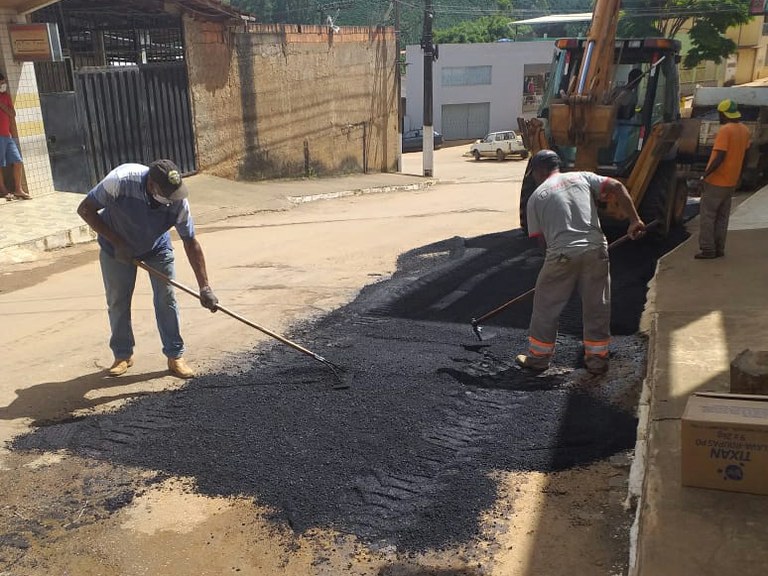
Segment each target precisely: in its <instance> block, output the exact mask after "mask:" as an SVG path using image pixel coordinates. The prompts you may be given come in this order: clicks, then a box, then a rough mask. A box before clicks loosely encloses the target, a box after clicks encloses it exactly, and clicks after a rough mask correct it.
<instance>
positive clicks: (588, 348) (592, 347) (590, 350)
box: [584, 340, 611, 358]
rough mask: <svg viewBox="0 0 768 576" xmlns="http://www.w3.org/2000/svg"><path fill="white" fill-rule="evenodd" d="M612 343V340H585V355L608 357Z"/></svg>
mask: <svg viewBox="0 0 768 576" xmlns="http://www.w3.org/2000/svg"><path fill="white" fill-rule="evenodd" d="M610 343H611V341H610V340H584V355H585V356H597V357H598V358H606V357H607V356H608V346H609V345H610Z"/></svg>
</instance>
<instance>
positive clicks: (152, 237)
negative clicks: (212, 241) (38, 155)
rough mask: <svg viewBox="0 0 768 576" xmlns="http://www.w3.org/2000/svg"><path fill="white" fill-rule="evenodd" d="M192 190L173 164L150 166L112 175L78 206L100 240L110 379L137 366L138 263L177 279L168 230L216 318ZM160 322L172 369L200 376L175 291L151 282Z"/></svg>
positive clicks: (119, 170)
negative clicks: (134, 306) (190, 358)
mask: <svg viewBox="0 0 768 576" xmlns="http://www.w3.org/2000/svg"><path fill="white" fill-rule="evenodd" d="M187 196H188V191H187V188H186V186H185V185H184V183H183V182H182V178H181V173H180V171H179V169H178V167H177V166H176V165H175V164H174V163H173V162H172V161H170V160H157V161H155V162H153V163H152V164H151V165H150V166H144V165H142V164H122V165H121V166H118V167H117V168H115V169H114V170H112V171H111V172H110V173H109V174H107V176H106V177H105V178H104V179H103V180H102V181H101V182H99V183H98V184H97V185H96V186H95V187H94V188H93V190H91V191H90V192H89V193H88V195H87V196H86V197H85V199H84V200H83V201H82V202H81V203H80V206H79V207H78V209H77V213H78V214H79V215H80V217H81V218H82V219H83V220H85V221H86V222H87V223H88V224H89V225H90V226H91V228H93V229H94V230H95V231H96V233H97V234H98V242H99V246H100V247H101V250H100V254H99V260H100V263H101V273H102V276H103V279H104V289H105V291H106V296H107V307H108V311H109V324H110V328H111V331H112V337H111V338H110V341H109V346H110V348H111V349H112V353H113V354H114V362H113V363H112V366H111V367H110V368H109V370H108V371H107V373H108V374H109V375H110V376H120V375H122V374H124V373H125V372H126V371H127V370H128V368H130V367H131V366H132V365H133V347H134V338H133V329H132V326H131V299H132V297H133V290H134V287H135V285H136V266H135V265H134V263H133V261H134V260H140V261H143V262H145V263H146V264H147V265H148V266H150V267H152V268H155V269H156V270H158V271H160V272H162V273H163V274H165V275H166V276H168V277H170V278H174V276H175V274H174V254H173V246H172V245H171V236H170V234H169V230H170V229H171V228H172V227H175V228H176V231H177V232H178V234H179V236H180V237H181V240H182V242H183V243H184V250H185V252H186V253H187V257H188V258H189V263H190V264H191V266H192V270H193V271H194V273H195V277H196V279H197V283H198V285H199V287H200V303H201V304H202V305H203V306H204V307H206V308H208V309H209V310H211V311H212V312H215V311H216V307H217V304H218V299H217V298H216V296H215V295H214V293H213V290H211V287H210V286H209V285H208V274H207V272H206V268H205V257H204V256H203V250H202V247H201V246H200V243H199V242H198V241H197V238H196V237H195V226H194V222H193V220H192V214H191V213H190V208H189V202H188V200H187ZM151 282H152V292H153V295H154V299H153V302H154V307H155V318H156V320H157V328H158V331H159V332H160V339H161V341H162V344H163V354H165V356H166V357H167V358H168V369H169V370H170V372H171V373H172V374H174V375H175V376H178V377H180V378H192V377H193V376H194V375H195V373H194V371H193V370H192V369H191V368H190V367H189V365H188V364H187V363H186V362H185V361H184V358H183V354H184V341H183V340H182V338H181V333H180V329H179V309H178V306H177V304H176V295H175V292H174V289H173V287H172V286H170V285H168V284H167V283H165V282H163V281H162V280H159V279H157V278H155V277H154V276H152V277H151Z"/></svg>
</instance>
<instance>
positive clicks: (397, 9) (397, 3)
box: [394, 0, 403, 172]
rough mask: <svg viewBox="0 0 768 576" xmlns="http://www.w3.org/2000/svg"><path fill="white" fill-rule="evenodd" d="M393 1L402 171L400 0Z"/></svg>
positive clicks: (399, 152)
mask: <svg viewBox="0 0 768 576" xmlns="http://www.w3.org/2000/svg"><path fill="white" fill-rule="evenodd" d="M394 1H395V52H396V53H397V54H396V56H395V74H396V75H397V76H396V78H397V171H398V172H402V171H403V87H402V74H401V72H402V70H401V67H400V66H401V65H400V50H401V46H402V44H401V43H400V0H394Z"/></svg>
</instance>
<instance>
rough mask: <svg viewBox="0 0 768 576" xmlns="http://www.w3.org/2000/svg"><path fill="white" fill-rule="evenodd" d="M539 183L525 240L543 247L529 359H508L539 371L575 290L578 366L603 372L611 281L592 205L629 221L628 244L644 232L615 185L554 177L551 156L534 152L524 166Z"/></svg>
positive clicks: (569, 175)
mask: <svg viewBox="0 0 768 576" xmlns="http://www.w3.org/2000/svg"><path fill="white" fill-rule="evenodd" d="M530 170H531V175H532V176H533V179H534V181H535V182H536V184H537V185H538V187H537V188H536V190H535V191H534V193H533V194H532V195H531V198H530V200H529V201H528V207H527V216H528V234H529V236H531V237H537V238H539V239H540V240H542V241H543V242H544V243H545V244H546V256H545V258H544V266H543V267H542V269H541V272H539V277H538V279H537V280H536V292H535V296H534V300H533V315H532V317H531V326H530V330H529V350H528V354H527V355H525V354H521V355H519V356H517V357H516V358H515V361H516V362H517V363H518V364H519V365H520V366H522V367H523V368H529V369H532V370H537V371H543V370H546V369H547V368H548V367H549V363H550V361H551V359H552V355H553V354H554V351H555V341H556V339H557V327H558V322H559V318H560V313H561V312H562V310H563V308H564V307H565V305H566V303H567V302H568V300H569V299H570V297H571V293H572V292H573V290H574V288H577V289H578V291H579V294H580V295H581V305H582V312H583V324H584V362H585V365H586V368H587V370H588V371H589V372H590V373H592V374H604V373H605V372H606V371H607V370H608V346H609V344H610V337H611V335H610V326H611V279H610V272H609V263H608V243H607V241H606V239H605V234H603V230H602V228H601V227H600V220H599V218H598V214H597V204H596V202H597V201H605V200H608V199H609V198H610V197H613V198H615V199H616V200H617V202H618V204H619V206H620V208H621V209H622V211H623V212H624V214H626V215H628V216H629V229H628V231H627V234H628V235H629V237H630V238H632V239H633V240H635V239H637V238H639V237H641V236H642V235H643V234H644V232H645V224H644V223H643V221H642V220H641V219H640V216H638V214H637V210H635V206H634V204H633V203H632V199H631V198H630V196H629V192H627V189H626V188H625V187H624V185H623V184H622V183H621V182H619V181H618V180H614V179H613V178H607V177H604V176H598V175H597V174H593V173H592V172H566V173H561V172H560V158H559V156H558V155H557V154H556V153H555V152H553V151H552V150H542V151H541V152H538V153H537V154H536V155H535V156H534V157H533V158H532V159H531V163H530Z"/></svg>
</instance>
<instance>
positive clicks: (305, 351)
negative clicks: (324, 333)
mask: <svg viewBox="0 0 768 576" xmlns="http://www.w3.org/2000/svg"><path fill="white" fill-rule="evenodd" d="M133 263H134V265H135V266H137V267H138V268H141V269H142V270H146V271H147V272H149V273H150V274H151V275H152V276H155V277H157V278H160V279H161V280H162V281H163V282H165V283H166V284H170V285H171V286H174V287H176V288H178V289H179V290H182V291H183V292H186V293H187V294H189V295H190V296H194V297H195V298H197V299H198V300H200V294H199V293H198V292H196V291H195V290H193V289H192V288H189V287H187V286H185V285H184V284H181V283H180V282H177V281H176V280H174V279H173V278H171V277H169V276H167V275H165V274H163V273H162V272H160V271H159V270H156V269H155V268H152V267H151V266H148V265H147V264H145V263H144V262H141V261H140V260H133ZM216 309H217V310H221V311H222V312H224V314H226V315H227V316H231V317H232V318H234V319H235V320H239V321H240V322H242V323H243V324H245V325H247V326H250V327H251V328H255V329H256V330H258V331H259V332H263V333H264V334H266V335H267V336H269V337H271V338H274V339H275V340H278V341H280V342H282V343H283V344H285V345H286V346H290V347H291V348H293V349H294V350H297V351H298V352H301V353H302V354H306V355H307V356H310V357H311V358H314V359H315V360H317V361H318V362H322V363H323V364H325V365H326V366H327V367H328V368H330V369H331V371H332V372H333V374H334V376H336V378H337V379H339V380H340V376H339V374H338V371H339V370H342V368H341V367H340V366H336V364H334V363H333V362H331V361H330V360H326V359H325V358H323V357H322V356H320V355H319V354H315V353H314V352H312V351H311V350H308V349H307V348H304V346H302V345H301V344H297V343H296V342H293V341H292V340H289V339H288V338H286V337H285V336H281V335H280V334H278V333H276V332H273V331H272V330H270V329H269V328H265V327H264V326H260V325H259V324H256V323H255V322H251V321H250V320H248V319H247V318H244V317H243V316H241V315H240V314H238V313H237V312H233V311H232V310H230V309H228V308H226V307H224V306H222V305H221V304H217V305H216Z"/></svg>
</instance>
